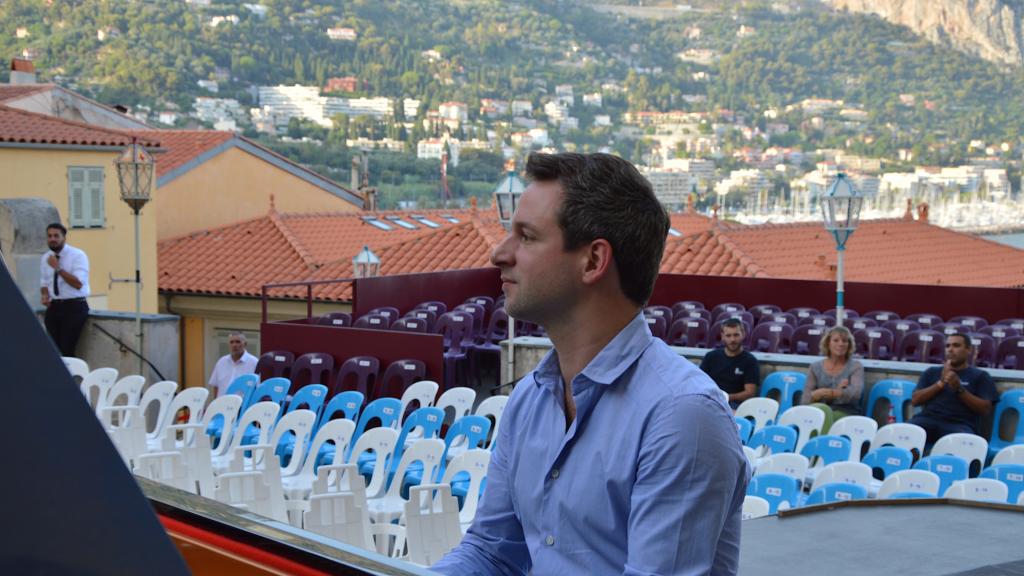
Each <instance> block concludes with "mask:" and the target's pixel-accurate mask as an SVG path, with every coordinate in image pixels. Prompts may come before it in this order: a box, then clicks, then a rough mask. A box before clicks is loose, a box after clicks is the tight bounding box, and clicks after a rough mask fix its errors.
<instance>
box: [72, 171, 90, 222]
mask: <svg viewBox="0 0 1024 576" xmlns="http://www.w3.org/2000/svg"><path fill="white" fill-rule="evenodd" d="M84 192H85V170H82V169H81V168H68V212H69V214H68V224H70V225H71V226H87V223H86V222H85V206H84V202H85V198H84V196H85V193H84Z"/></svg>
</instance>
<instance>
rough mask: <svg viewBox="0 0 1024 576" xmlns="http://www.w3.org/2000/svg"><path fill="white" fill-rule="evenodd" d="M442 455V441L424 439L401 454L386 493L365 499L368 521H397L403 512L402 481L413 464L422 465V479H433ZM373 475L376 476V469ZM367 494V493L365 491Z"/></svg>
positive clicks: (378, 522) (382, 522)
mask: <svg viewBox="0 0 1024 576" xmlns="http://www.w3.org/2000/svg"><path fill="white" fill-rule="evenodd" d="M443 454H444V441H443V440H439V439H437V438H424V439H423V440H419V441H417V442H416V443H415V444H413V445H412V446H410V447H408V448H406V449H405V451H404V452H402V459H401V460H399V461H398V467H397V468H395V474H394V476H393V477H392V479H391V484H390V485H389V486H388V488H387V491H386V492H384V494H383V495H382V496H380V497H376V498H375V497H373V496H370V497H368V498H367V502H366V507H367V510H369V512H370V520H372V521H373V523H375V524H387V523H391V522H393V521H394V520H397V519H398V518H399V517H400V516H401V515H402V512H403V511H404V510H405V502H406V500H405V498H402V481H403V479H404V478H405V473H406V471H407V470H408V469H409V464H411V463H413V462H422V463H423V478H433V477H434V473H435V472H436V471H437V467H438V466H440V464H441V457H442V455H443ZM373 475H374V476H376V475H377V470H376V468H375V469H374V471H373ZM367 492H369V491H367Z"/></svg>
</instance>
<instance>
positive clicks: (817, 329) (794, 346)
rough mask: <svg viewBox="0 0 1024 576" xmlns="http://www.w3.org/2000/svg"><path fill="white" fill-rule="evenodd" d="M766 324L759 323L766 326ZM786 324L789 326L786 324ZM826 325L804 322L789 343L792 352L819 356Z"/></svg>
mask: <svg viewBox="0 0 1024 576" xmlns="http://www.w3.org/2000/svg"><path fill="white" fill-rule="evenodd" d="M765 325H766V324H759V326H765ZM786 326H789V325H788V324H786ZM825 330H827V328H825V327H824V326H815V325H814V324H804V325H803V326H798V327H797V328H796V329H795V330H793V337H792V339H791V343H790V345H789V352H790V354H803V355H805V356H817V355H818V353H819V352H820V350H819V348H820V344H821V337H822V335H823V334H825Z"/></svg>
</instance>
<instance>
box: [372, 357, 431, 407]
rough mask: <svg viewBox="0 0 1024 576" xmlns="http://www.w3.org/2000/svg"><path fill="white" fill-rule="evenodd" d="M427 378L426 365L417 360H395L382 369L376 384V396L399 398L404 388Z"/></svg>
mask: <svg viewBox="0 0 1024 576" xmlns="http://www.w3.org/2000/svg"><path fill="white" fill-rule="evenodd" d="M426 378H427V366H426V364H424V363H423V362H421V361H419V360H413V359H404V360H395V361H394V362H392V363H391V365H389V366H388V367H387V369H386V370H384V375H383V376H381V378H380V381H379V382H380V384H379V385H378V386H377V398H382V397H385V396H387V397H391V398H401V397H402V394H403V393H404V392H405V389H406V388H408V387H409V386H411V385H412V384H414V383H416V382H419V381H420V380H425V379H426Z"/></svg>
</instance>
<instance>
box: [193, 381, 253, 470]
mask: <svg viewBox="0 0 1024 576" xmlns="http://www.w3.org/2000/svg"><path fill="white" fill-rule="evenodd" d="M182 394H184V392H182ZM179 396H180V394H179ZM242 401H243V399H242V397H241V396H238V395H236V394H225V395H223V396H220V397H218V398H214V400H213V402H210V405H209V406H207V407H206V411H205V412H204V413H203V431H204V433H205V431H206V430H207V429H208V428H209V427H210V422H212V421H213V419H214V418H216V417H217V416H222V417H223V418H224V425H223V426H221V429H220V430H221V432H220V441H219V442H218V443H217V445H216V446H213V447H211V448H210V450H211V454H212V455H213V456H223V455H224V454H225V453H227V451H228V446H230V445H231V435H232V433H233V432H234V429H235V420H238V412H239V410H241V409H242Z"/></svg>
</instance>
